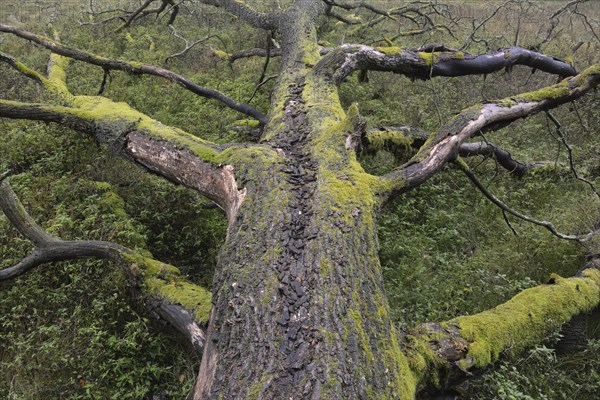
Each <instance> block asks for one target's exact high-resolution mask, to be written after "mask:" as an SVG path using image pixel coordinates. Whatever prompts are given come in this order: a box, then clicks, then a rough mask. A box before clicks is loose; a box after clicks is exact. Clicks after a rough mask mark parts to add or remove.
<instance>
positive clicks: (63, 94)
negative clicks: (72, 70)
mask: <svg viewBox="0 0 600 400" xmlns="http://www.w3.org/2000/svg"><path fill="white" fill-rule="evenodd" d="M0 61H2V62H5V63H6V64H8V65H10V66H11V67H12V68H13V69H15V70H16V71H17V72H19V73H20V74H21V75H24V76H26V77H28V78H30V79H33V80H34V81H36V82H37V83H39V84H41V85H42V86H43V87H44V89H46V90H47V91H48V92H49V93H50V94H51V95H53V96H55V97H57V98H58V99H60V100H61V102H62V103H63V104H71V102H72V100H73V96H72V95H71V92H69V89H68V88H67V84H66V68H67V66H68V59H67V58H64V57H61V56H58V55H56V54H53V55H51V56H50V61H49V63H48V77H45V76H44V75H43V74H42V73H40V72H38V71H36V70H35V69H33V68H31V67H28V66H27V65H25V64H23V63H22V62H20V61H18V60H17V59H15V58H14V57H12V56H11V55H9V54H5V53H1V52H0Z"/></svg>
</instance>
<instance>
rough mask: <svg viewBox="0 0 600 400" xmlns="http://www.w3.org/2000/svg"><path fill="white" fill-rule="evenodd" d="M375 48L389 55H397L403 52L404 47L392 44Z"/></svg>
mask: <svg viewBox="0 0 600 400" xmlns="http://www.w3.org/2000/svg"><path fill="white" fill-rule="evenodd" d="M375 50H377V51H379V52H380V53H383V54H385V55H388V56H396V55H398V54H400V53H401V52H402V47H399V46H390V47H375Z"/></svg>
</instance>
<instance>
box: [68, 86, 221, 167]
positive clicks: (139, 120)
mask: <svg viewBox="0 0 600 400" xmlns="http://www.w3.org/2000/svg"><path fill="white" fill-rule="evenodd" d="M73 105H74V106H75V107H77V108H68V109H64V110H63V112H67V113H69V114H74V115H76V116H78V117H80V118H83V119H87V120H90V121H91V122H97V121H98V122H113V123H117V124H120V125H122V126H123V131H131V130H134V129H137V130H140V131H144V132H145V133H147V134H149V135H150V136H152V137H154V138H156V139H162V140H166V141H169V142H171V143H173V144H175V145H177V146H181V147H184V148H187V149H188V150H190V151H191V152H193V153H194V154H196V155H197V156H198V157H200V158H201V159H202V160H204V161H206V162H209V163H210V162H212V163H219V162H220V161H219V160H218V157H217V154H218V153H217V152H216V151H215V150H213V149H212V148H210V147H209V146H208V145H209V142H207V141H205V140H203V139H200V138H198V137H196V136H193V135H190V134H189V133H187V132H184V131H183V130H181V129H179V128H173V127H170V126H166V125H163V124H162V123H160V122H159V121H156V120H155V119H152V118H150V117H148V116H147V115H145V114H142V113H141V112H139V111H137V110H135V109H133V108H131V107H130V106H129V105H128V104H127V103H123V102H114V101H112V100H110V99H107V98H105V97H100V96H76V97H75V98H74V99H73Z"/></svg>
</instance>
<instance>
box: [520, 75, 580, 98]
mask: <svg viewBox="0 0 600 400" xmlns="http://www.w3.org/2000/svg"><path fill="white" fill-rule="evenodd" d="M568 82H569V81H568V80H567V79H565V80H563V81H562V82H560V83H558V84H556V85H552V86H548V87H545V88H542V89H539V90H534V91H532V92H527V93H523V94H520V95H518V96H515V99H516V100H526V101H543V100H556V99H560V98H561V97H564V96H568V95H569V93H570V91H569V86H568Z"/></svg>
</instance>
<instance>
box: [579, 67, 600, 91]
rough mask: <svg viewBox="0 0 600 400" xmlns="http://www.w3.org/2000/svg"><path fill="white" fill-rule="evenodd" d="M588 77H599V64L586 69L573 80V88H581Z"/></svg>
mask: <svg viewBox="0 0 600 400" xmlns="http://www.w3.org/2000/svg"><path fill="white" fill-rule="evenodd" d="M590 75H600V64H596V65H592V66H591V67H589V68H586V69H585V70H584V71H583V72H582V73H581V74H579V76H578V77H577V78H575V80H574V81H573V83H574V84H575V86H581V85H583V84H584V83H585V81H586V80H587V79H588V78H589V77H590Z"/></svg>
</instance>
